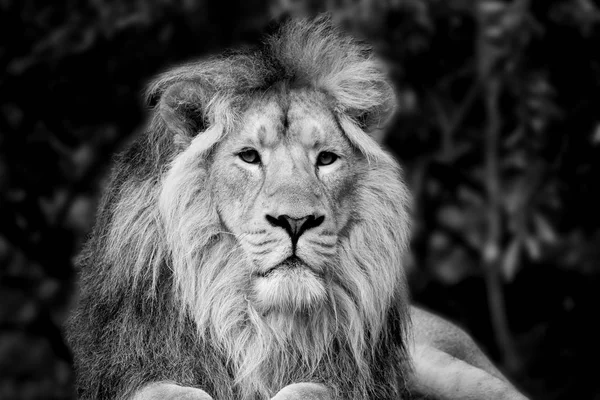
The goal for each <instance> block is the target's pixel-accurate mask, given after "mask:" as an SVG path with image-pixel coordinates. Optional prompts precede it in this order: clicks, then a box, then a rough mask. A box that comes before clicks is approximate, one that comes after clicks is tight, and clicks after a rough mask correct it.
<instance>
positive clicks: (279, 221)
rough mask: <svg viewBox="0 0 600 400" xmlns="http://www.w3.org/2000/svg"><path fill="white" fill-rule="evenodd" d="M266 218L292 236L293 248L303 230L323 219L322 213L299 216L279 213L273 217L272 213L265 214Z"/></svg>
mask: <svg viewBox="0 0 600 400" xmlns="http://www.w3.org/2000/svg"><path fill="white" fill-rule="evenodd" d="M266 218H267V221H269V223H270V224H271V225H273V226H278V227H280V228H283V229H285V231H286V232H287V233H288V235H290V237H291V238H292V245H293V246H294V248H295V247H296V243H297V242H298V238H300V236H301V235H302V234H303V233H304V232H306V231H307V230H309V229H311V228H316V227H317V226H319V225H321V224H322V223H323V221H324V220H325V216H324V215H318V216H317V215H307V216H305V217H301V218H292V217H290V216H289V215H280V216H278V217H277V218H275V217H273V216H272V215H267V216H266Z"/></svg>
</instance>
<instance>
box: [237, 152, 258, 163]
mask: <svg viewBox="0 0 600 400" xmlns="http://www.w3.org/2000/svg"><path fill="white" fill-rule="evenodd" d="M238 156H239V157H240V158H241V159H242V160H243V161H244V162H247V163H248V164H258V163H259V162H260V156H259V155H258V151H256V150H254V149H247V150H244V151H242V152H240V153H238Z"/></svg>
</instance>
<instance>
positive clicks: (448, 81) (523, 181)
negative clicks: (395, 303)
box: [0, 0, 600, 399]
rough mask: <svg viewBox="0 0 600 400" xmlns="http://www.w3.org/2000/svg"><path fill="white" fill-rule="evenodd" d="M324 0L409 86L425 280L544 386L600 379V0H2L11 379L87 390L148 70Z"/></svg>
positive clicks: (426, 287)
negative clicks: (81, 364)
mask: <svg viewBox="0 0 600 400" xmlns="http://www.w3.org/2000/svg"><path fill="white" fill-rule="evenodd" d="M325 3H326V4H327V6H324V5H322V4H325ZM325 9H328V10H330V11H332V12H333V15H334V17H335V19H336V20H338V21H340V23H342V24H343V26H345V27H346V28H347V29H348V30H349V31H351V32H352V33H353V34H355V35H358V36H360V37H363V38H365V39H367V40H368V41H369V42H371V43H372V44H373V45H374V47H375V48H376V49H377V51H378V53H379V54H380V55H381V56H382V57H383V58H384V59H385V60H386V61H387V66H388V67H389V72H390V75H391V76H392V78H393V80H394V81H395V83H396V85H397V88H398V97H399V100H400V104H401V108H400V113H399V115H398V117H397V118H396V119H395V120H394V122H393V124H392V127H391V129H389V131H387V132H386V133H382V134H380V135H379V136H380V140H381V141H382V142H383V143H385V145H386V146H388V147H389V148H390V150H391V151H393V152H394V153H395V155H396V156H397V157H398V159H399V160H400V161H401V162H402V163H403V165H405V170H406V176H407V180H408V182H409V184H410V186H411V188H412V190H413V192H414V194H415V219H416V223H415V229H414V241H413V251H412V254H411V256H410V257H409V260H408V261H407V269H408V271H409V273H410V279H411V285H412V290H413V296H414V298H415V299H416V300H418V301H420V302H421V303H422V304H425V305H426V306H428V307H429V308H432V309H434V310H437V311H438V312H439V313H441V314H443V315H446V316H448V317H450V318H453V319H454V320H456V321H458V322H459V323H460V324H462V325H463V326H465V327H466V328H468V330H469V331H470V332H472V334H473V336H474V337H475V338H476V340H477V341H478V342H479V343H481V344H482V346H483V347H484V349H485V350H486V351H487V352H488V353H489V354H491V356H492V357H493V358H494V360H495V361H496V362H497V363H498V364H499V365H500V366H501V368H502V369H503V371H505V372H506V374H507V375H508V376H510V377H511V379H513V380H514V382H515V383H516V384H517V385H518V386H519V387H520V388H522V389H523V390H524V391H525V392H526V393H528V394H529V395H531V397H532V398H534V399H600V368H599V367H598V359H599V357H600V345H598V343H597V342H598V339H599V338H600V328H598V317H599V313H598V309H597V308H598V305H600V294H599V289H600V229H599V227H600V224H599V220H600V212H599V211H598V205H599V204H600V190H599V189H598V182H599V178H600V4H599V2H598V1H592V0H564V1H549V0H538V1H535V0H532V1H527V0H513V1H500V0H493V1H489V0H485V1H483V0H482V1H474V0H445V1H442V0H437V1H436V0H395V1H392V0H361V1H352V0H348V1H346V0H330V1H327V2H320V1H310V0H300V1H294V0H274V1H270V2H265V1H257V0H237V1H233V0H221V1H210V2H209V1H191V0H179V1H158V0H136V1H133V0H132V1H128V2H125V1H109V0H82V1H74V0H60V1H59V0H57V1H53V2H46V1H34V0H1V1H0V399H67V398H73V388H72V384H73V372H72V368H71V355H70V352H69V349H68V347H67V346H66V345H65V342H64V337H63V335H62V325H63V323H64V321H65V317H66V315H67V314H68V310H69V308H70V305H71V302H72V301H73V293H74V290H75V289H76V271H75V269H74V267H73V259H74V257H75V255H76V254H77V253H78V251H79V249H80V248H81V244H82V242H83V241H84V240H85V237H86V235H87V234H88V233H89V231H90V228H91V226H92V224H93V221H94V215H95V209H96V207H97V204H98V198H99V195H100V193H101V191H102V188H103V182H104V178H105V176H106V173H107V169H108V167H109V165H110V160H111V157H112V156H113V155H114V153H115V152H116V151H118V150H119V149H121V148H122V147H123V146H124V145H125V144H126V143H127V142H128V140H130V138H131V137H132V135H134V134H135V133H136V132H139V129H140V128H141V127H142V124H143V121H144V117H145V115H146V112H145V108H146V105H145V104H143V102H142V100H141V93H142V91H143V88H144V85H145V83H146V82H147V81H148V80H149V79H150V78H151V77H152V76H153V75H155V74H156V73H158V72H160V71H163V70H164V69H165V68H167V67H169V66H171V65H174V64H177V63H179V62H181V61H184V60H189V59H190V58H197V57H200V56H203V55H206V54H209V53H214V52H219V51H221V50H222V49H223V48H225V47H229V46H232V45H239V44H252V43H256V42H257V41H258V40H259V38H260V34H261V32H264V31H265V30H266V29H269V27H270V26H269V22H270V21H271V20H272V19H273V18H282V17H284V16H285V15H289V14H292V15H302V14H309V15H310V14H314V13H315V12H317V11H323V10H325Z"/></svg>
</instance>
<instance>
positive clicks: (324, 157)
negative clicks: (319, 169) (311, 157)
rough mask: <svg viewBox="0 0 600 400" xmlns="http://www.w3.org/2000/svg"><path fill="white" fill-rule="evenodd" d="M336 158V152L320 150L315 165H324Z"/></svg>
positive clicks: (331, 162)
mask: <svg viewBox="0 0 600 400" xmlns="http://www.w3.org/2000/svg"><path fill="white" fill-rule="evenodd" d="M338 158H339V157H338V156H337V155H336V154H334V153H332V152H330V151H322V152H320V153H319V155H318V156H317V165H318V166H324V165H329V164H333V163H334V162H335V160H337V159H338Z"/></svg>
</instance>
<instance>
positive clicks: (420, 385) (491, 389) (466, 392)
mask: <svg viewBox="0 0 600 400" xmlns="http://www.w3.org/2000/svg"><path fill="white" fill-rule="evenodd" d="M412 358H413V365H414V370H413V373H412V376H411V379H410V389H411V391H414V392H415V393H418V394H420V395H425V396H427V398H432V399H439V400H527V397H525V396H523V395H522V394H521V393H519V392H518V391H517V390H516V389H515V388H514V387H513V386H512V385H511V384H510V383H509V382H507V381H505V380H502V379H500V378H498V377H495V376H493V375H491V374H490V373H488V372H486V371H484V370H482V369H480V368H477V367H474V366H472V365H470V364H468V363H466V362H464V361H462V360H459V359H458V358H455V357H453V356H451V355H450V354H448V353H445V352H443V351H441V350H438V349H436V348H433V347H431V346H427V345H416V346H415V347H414V349H413V351H412Z"/></svg>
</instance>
